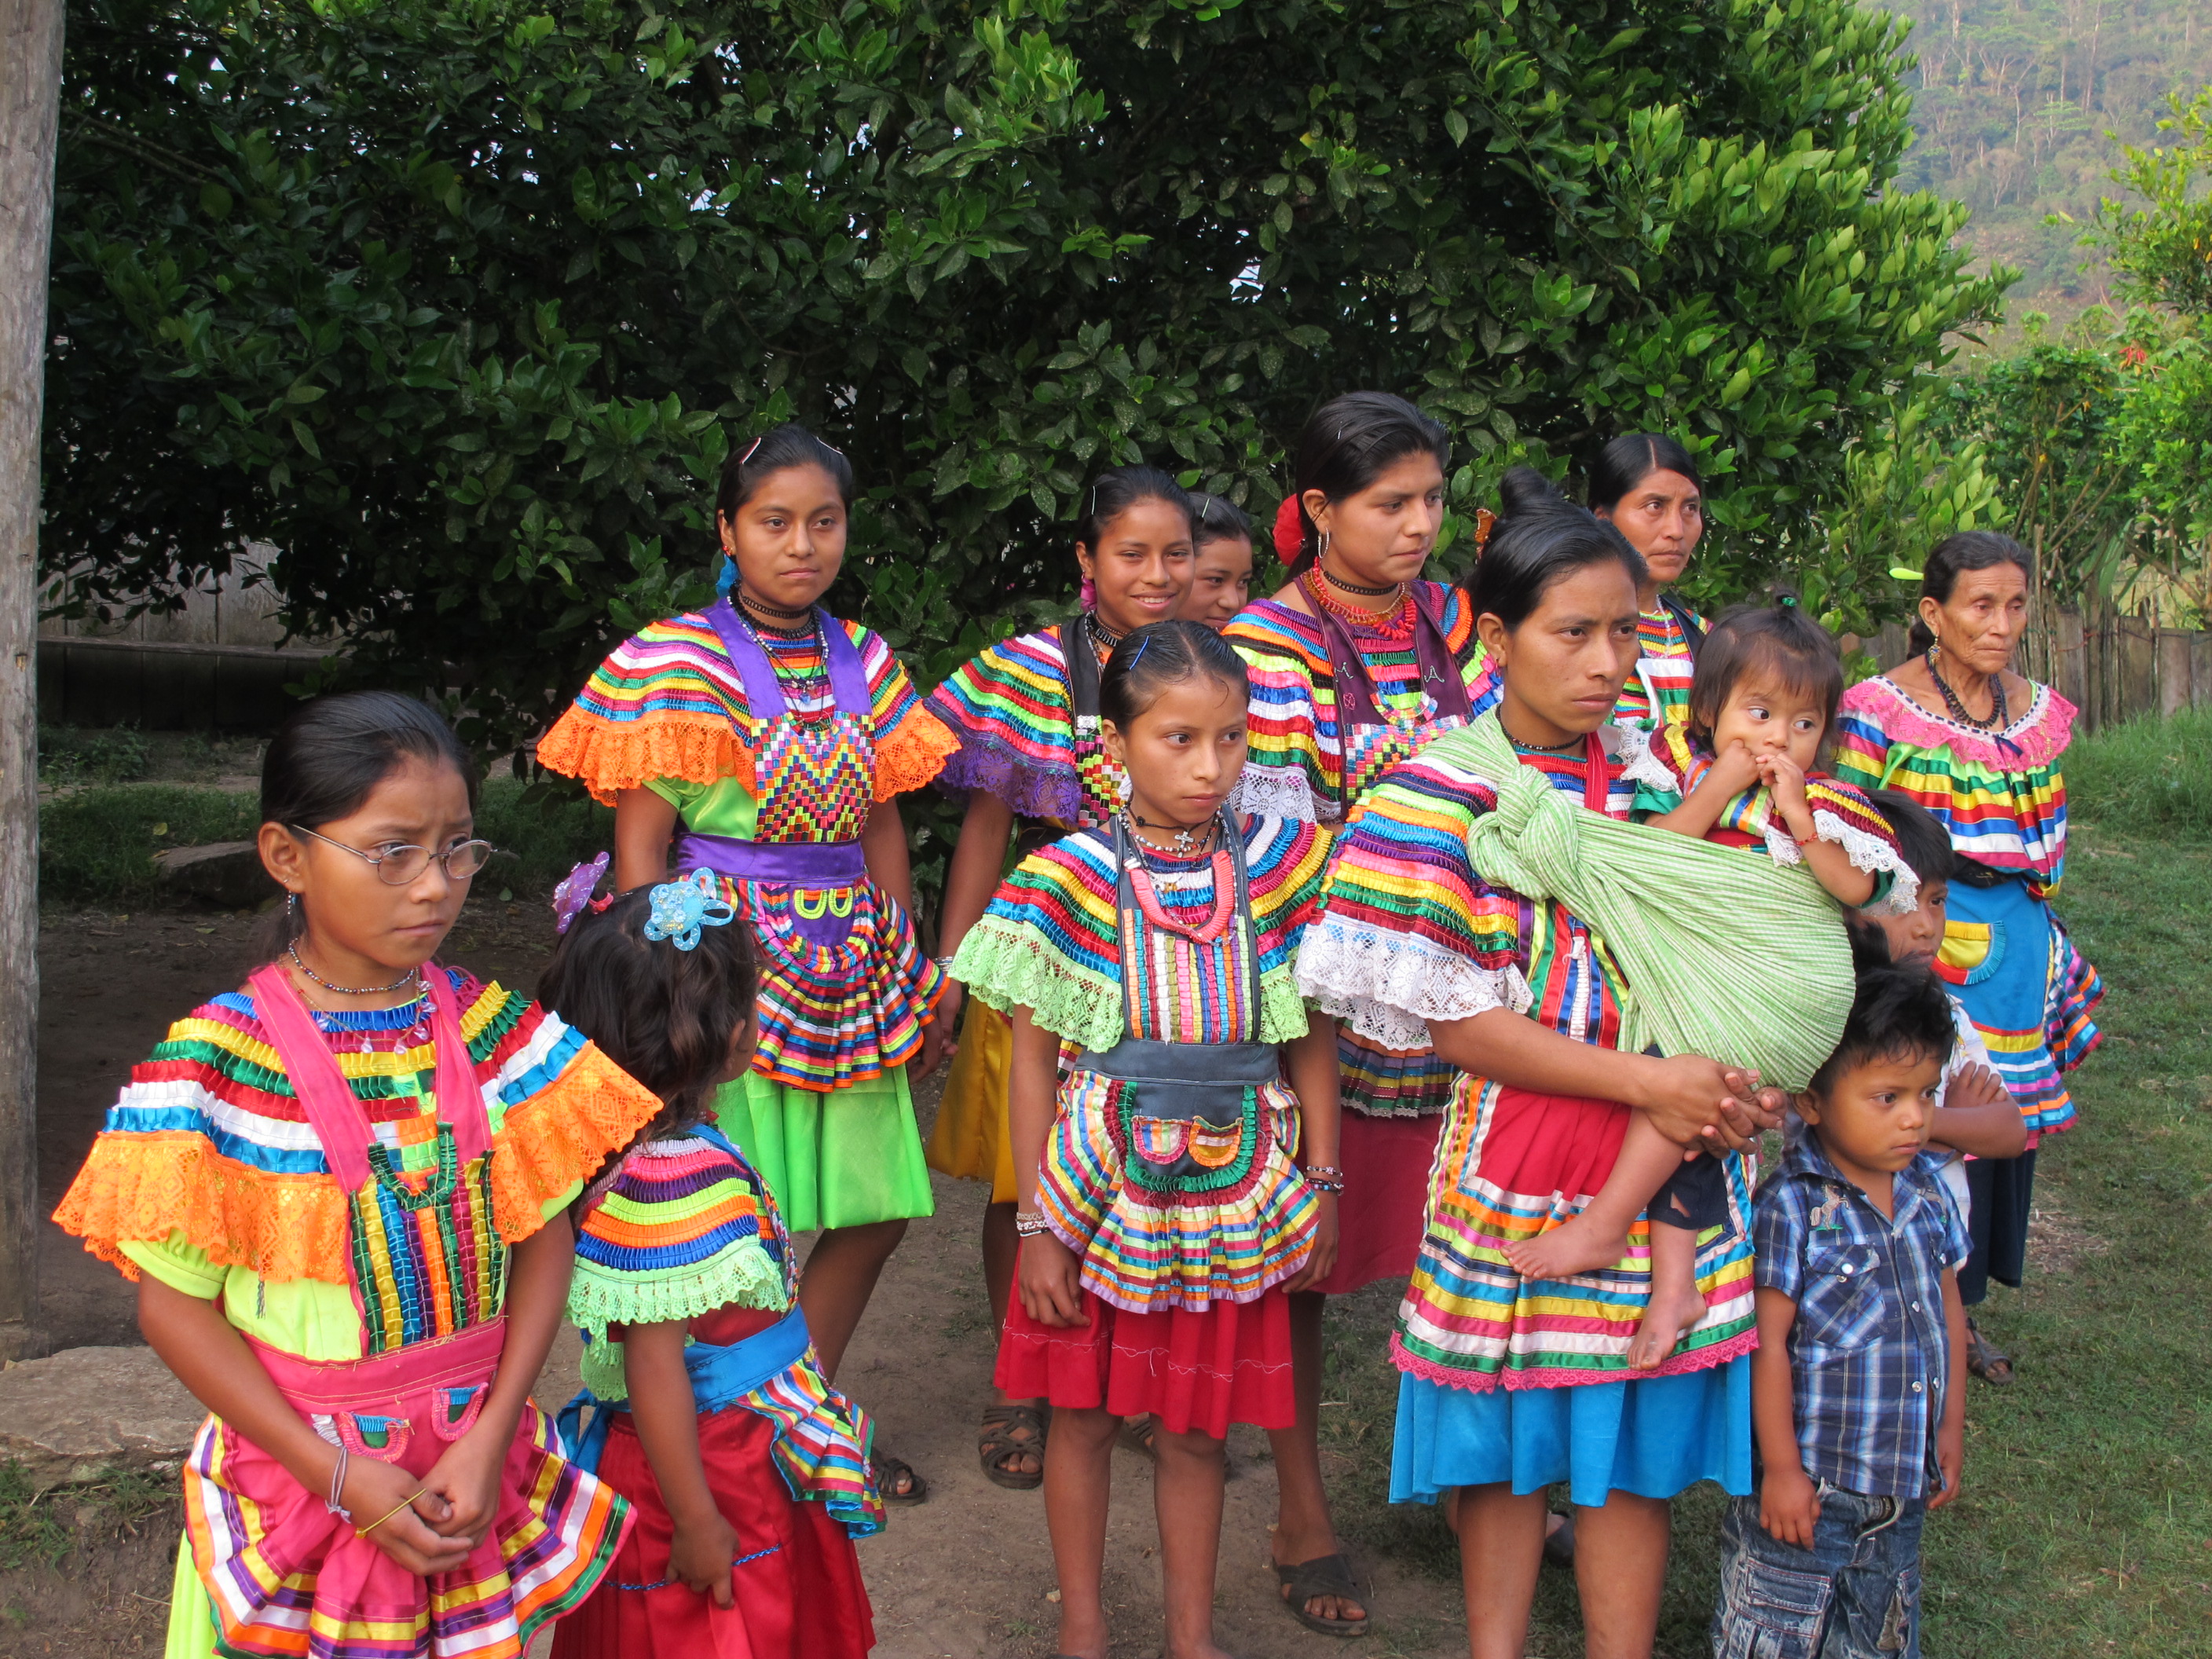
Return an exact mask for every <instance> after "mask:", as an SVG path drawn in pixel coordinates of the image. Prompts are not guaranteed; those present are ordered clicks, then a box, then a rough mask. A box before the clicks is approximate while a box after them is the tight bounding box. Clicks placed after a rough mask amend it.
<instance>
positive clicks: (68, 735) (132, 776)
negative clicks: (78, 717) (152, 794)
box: [39, 726, 154, 784]
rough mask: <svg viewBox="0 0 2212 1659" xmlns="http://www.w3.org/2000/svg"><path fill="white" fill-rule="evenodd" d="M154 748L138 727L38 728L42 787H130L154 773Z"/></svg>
mask: <svg viewBox="0 0 2212 1659" xmlns="http://www.w3.org/2000/svg"><path fill="white" fill-rule="evenodd" d="M153 765H154V745H153V744H150V743H149V742H148V741H147V740H146V734H145V733H144V732H141V731H139V730H138V728H137V726H113V727H110V728H107V729H106V730H97V731H95V730H87V729H84V728H81V727H78V726H40V728H39V781H40V782H41V783H55V784H70V783H130V782H131V781H134V780H136V779H138V778H143V777H144V776H145V775H146V774H147V773H148V772H149V771H150V770H152V769H153Z"/></svg>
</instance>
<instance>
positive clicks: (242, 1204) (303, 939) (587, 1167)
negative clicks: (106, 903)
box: [55, 691, 660, 1659]
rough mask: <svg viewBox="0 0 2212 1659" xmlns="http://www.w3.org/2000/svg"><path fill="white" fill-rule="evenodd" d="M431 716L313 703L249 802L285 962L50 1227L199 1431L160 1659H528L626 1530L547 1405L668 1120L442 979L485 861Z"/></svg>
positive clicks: (273, 966)
mask: <svg viewBox="0 0 2212 1659" xmlns="http://www.w3.org/2000/svg"><path fill="white" fill-rule="evenodd" d="M475 806H476V780H475V775H474V773H473V771H472V770H471V767H470V765H469V763H468V759H467V757H466V756H465V754H464V753H463V751H462V750H461V748H460V745H459V744H458V743H456V742H455V741H454V738H453V733H452V732H450V731H449V730H448V729H447V726H446V724H445V722H444V721H443V720H440V719H439V718H438V716H437V715H436V714H433V713H432V712H431V711H430V710H429V709H428V708H424V707H423V706H422V704H421V703H419V702H415V701H414V700H413V699H411V698H408V697H402V696H394V695H392V693H389V692H380V691H376V692H354V693H349V694H347V695H345V696H332V697H321V698H318V699H316V700H315V701H313V702H309V703H307V704H306V705H305V706H304V707H302V708H300V709H299V710H298V711H297V712H296V713H295V714H293V715H292V716H291V718H290V719H289V720H286V721H285V723H284V725H283V727H282V728H281V729H280V730H279V731H278V732H277V733H276V737H275V738H274V739H273V740H272V741H271V742H270V745H269V750H268V755H267V757H266V759H265V760H264V763H263V765H262V774H261V817H262V823H261V829H260V834H259V836H258V841H259V845H260V852H261V861H262V863H263V865H264V867H266V868H267V870H268V872H269V873H270V876H271V877H273V878H275V879H276V881H277V882H278V883H279V884H282V885H283V888H284V890H285V891H286V894H287V898H286V902H285V906H284V908H283V911H281V912H279V913H278V915H277V918H276V920H277V921H278V922H279V923H280V924H281V925H280V926H279V927H277V928H276V930H275V932H274V933H273V934H272V936H271V939H270V947H271V950H270V954H271V956H272V957H273V958H274V960H272V961H270V963H268V964H267V965H265V966H264V967H262V968H260V969H258V970H257V971H256V972H254V973H253V974H252V975H251V976H250V977H249V978H248V979H247V981H246V984H245V985H244V986H242V987H238V988H236V989H234V990H229V991H225V992H222V993H221V994H217V995H216V996H215V997H214V998H212V999H211V1000H209V1001H207V1002H205V1003H203V1004H202V1005H201V1006H199V1007H197V1008H196V1009H194V1010H193V1011H192V1012H191V1013H190V1014H188V1015H186V1016H185V1018H183V1019H180V1020H179V1021H178V1022H177V1023H176V1024H174V1025H173V1026H171V1027H170V1028H169V1034H168V1036H167V1037H166V1038H165V1039H164V1040H163V1041H162V1042H161V1045H160V1046H159V1047H158V1048H155V1050H154V1053H153V1055H152V1057H151V1058H150V1059H149V1060H147V1061H146V1063H145V1064H143V1065H142V1066H137V1067H136V1068H135V1069H134V1070H133V1072H132V1073H131V1082H130V1084H129V1085H128V1086H126V1087H125V1089H124V1091H123V1093H122V1095H121V1097H120V1098H119V1099H118V1101H117V1102H116V1104H115V1106H114V1107H113V1109H112V1110H110V1112H109V1113H108V1115H107V1121H106V1126H105V1127H104V1128H103V1130H102V1131H101V1133H100V1138H99V1139H98V1140H97V1141H96V1142H95V1143H94V1146H93V1150H92V1153H91V1155H90V1157H88V1158H87V1159H86V1161H85V1164H84V1168H83V1169H82V1170H80V1171H79V1172H78V1174H77V1177H76V1181H75V1182H73V1183H72V1184H71V1185H70V1190H69V1194H68V1195H67V1196H66V1197H65V1198H64V1199H63V1200H62V1204H61V1208H60V1209H59V1210H58V1212H56V1215H55V1219H56V1220H57V1221H58V1223H59V1224H60V1225H62V1227H64V1229H65V1230H66V1231H70V1232H73V1233H76V1234H77V1235H78V1236H80V1237H82V1238H83V1240H84V1241H85V1248H86V1249H89V1250H91V1251H92V1252H93V1253H94V1255H100V1256H101V1257H104V1258H105V1259H106V1260H107V1261H112V1262H114V1263H115V1264H116V1265H117V1266H118V1267H120V1268H121V1269H122V1270H123V1271H124V1273H125V1274H127V1275H129V1276H130V1277H131V1278H133V1279H137V1280H138V1286H139V1289H138V1316H139V1325H140V1328H142V1329H143V1331H144V1332H145V1334H146V1340H147V1341H148V1343H149V1345H151V1346H152V1347H153V1349H154V1352H155V1353H157V1354H159V1355H160V1356H161V1360H162V1362H163V1363H164V1364H167V1366H168V1367H169V1369H170V1370H173V1371H174V1372H175V1373H176V1375H177V1377H178V1379H179V1381H180V1382H182V1383H184V1385H185V1387H186V1388H188V1389H191V1391H192V1394H193V1395H194V1396H195V1397H197V1399H198V1400H199V1401H200V1402H201V1403H202V1404H203V1405H204V1406H205V1407H207V1408H208V1410H209V1412H210V1413H211V1414H210V1417H209V1419H208V1420H207V1422H206V1423H205V1425H203V1427H202V1428H201V1430H200V1431H199V1434H198V1436H197V1438H196V1439H195V1440H194V1442H193V1444H192V1449H191V1453H190V1455H188V1456H187V1458H186V1460H185V1470H184V1487H185V1543H184V1547H183V1548H182V1550H181V1551H180V1552H179V1555H178V1559H177V1576H176V1582H175V1587H174V1591H173V1596H172V1599H171V1601H170V1614H169V1636H168V1645H167V1653H168V1654H169V1655H170V1656H172V1659H184V1656H189V1655H212V1654H215V1653H216V1652H218V1651H220V1652H221V1653H223V1654H225V1655H229V1656H241V1655H243V1656H262V1655H267V1656H277V1655H283V1656H294V1655H298V1654H301V1653H305V1652H307V1651H309V1650H310V1648H311V1646H312V1648H313V1650H315V1651H317V1652H327V1653H332V1654H356V1653H371V1652H386V1651H392V1652H406V1653H414V1654H427V1655H435V1656H440V1659H444V1656H459V1655H463V1654H466V1655H468V1656H471V1659H477V1656H484V1659H519V1656H520V1654H521V1653H522V1651H523V1649H524V1647H525V1645H526V1644H527V1643H528V1642H529V1640H530V1638H531V1635H532V1632H534V1631H535V1630H537V1629H538V1626H541V1625H543V1624H544V1622H545V1621H546V1620H550V1619H556V1618H558V1617H560V1616H561V1615H562V1613H566V1612H568V1610H569V1609H570V1608H572V1607H574V1606H576V1604H577V1603H578V1602H580V1601H582V1600H583V1599H584V1598H585V1596H586V1595H588V1594H589V1593H590V1591H591V1589H592V1587H593V1585H594V1584H596V1583H598V1582H599V1578H600V1577H601V1576H602V1575H603V1574H604V1573H605V1571H607V1568H608V1565H609V1564H610V1563H611V1562H612V1561H613V1559H615V1557H616V1554H617V1551H618V1550H619V1549H620V1547H622V1544H623V1538H624V1536H625V1534H627V1533H628V1531H629V1526H630V1516H629V1509H628V1506H627V1505H626V1504H624V1503H623V1501H622V1499H621V1498H617V1496H616V1495H615V1494H614V1492H612V1491H611V1490H610V1489H609V1488H608V1487H606V1486H603V1485H602V1484H601V1483H600V1482H599V1480H596V1479H594V1478H593V1477H592V1475H591V1474H587V1473H586V1472H585V1471H584V1470H581V1469H579V1468H575V1467H574V1465H573V1464H571V1463H569V1462H567V1461H565V1460H564V1459H563V1457H562V1455H561V1450H560V1443H559V1440H558V1439H557V1437H556V1435H555V1433H554V1429H553V1425H552V1423H551V1421H550V1419H547V1418H546V1417H544V1415H543V1414H542V1413H540V1412H539V1411H538V1408H537V1407H535V1406H534V1405H532V1403H531V1400H530V1389H531V1385H532V1383H534V1382H536V1380H537V1377H538V1370H539V1369H540V1367H541V1366H542V1365H543V1364H544V1360H545V1355H546V1352H547V1350H548V1349H549V1348H550V1346H551V1344H552V1340H553V1336H554V1333H555V1331H556V1329H557V1328H558V1327H559V1324H560V1320H561V1308H562V1301H563V1299H564V1298H565V1297H566V1296H567V1294H568V1279H569V1273H570V1269H571V1267H572V1266H573V1264H574V1233H573V1231H571V1229H570V1226H569V1223H568V1206H569V1204H570V1203H571V1202H572V1201H573V1200H574V1199H575V1197H576V1195H577V1194H578V1193H579V1192H580V1191H581V1190H582V1188H583V1183H584V1181H585V1179H586V1177H587V1176H590V1175H592V1173H593V1172H594V1171H595V1170H598V1169H599V1165H600V1164H602V1162H603V1161H604V1160H605V1158H606V1157H607V1155H608V1154H609V1153H610V1152H613V1151H614V1150H616V1149H617V1148H618V1147H620V1146H624V1145H627V1144H628V1142H629V1139H630V1138H631V1137H632V1136H633V1135H635V1133H637V1131H638V1130H639V1129H641V1127H644V1125H645V1124H646V1123H647V1122H648V1121H651V1120H652V1118H653V1115H654V1114H655V1113H657V1112H658V1111H659V1109H660V1104H659V1102H658V1101H657V1100H655V1099H654V1097H653V1095H652V1093H651V1092H650V1091H648V1090H647V1089H646V1088H645V1087H644V1086H643V1085H640V1084H638V1083H636V1082H635V1081H633V1080H632V1079H630V1078H629V1077H628V1076H626V1075H625V1074H624V1073H623V1072H622V1071H620V1070H619V1069H618V1068H617V1066H615V1065H614V1064H613V1063H612V1062H611V1061H610V1060H608V1059H607V1057H606V1056H605V1054H602V1053H601V1052H600V1051H599V1049H598V1048H594V1047H593V1046H592V1044H591V1042H589V1041H588V1040H587V1039H586V1038H585V1036H583V1035H582V1034H581V1033H580V1032H579V1031H577V1030H575V1029H574V1027H572V1026H570V1025H568V1024H567V1023H566V1022H565V1021H563V1020H562V1018H560V1017H559V1016H558V1015H557V1014H553V1013H549V1012H546V1011H545V1010H544V1009H543V1008H541V1007H539V1006H538V1005H536V1004H535V1003H532V1002H530V1001H528V1000H526V999H524V998H522V997H519V996H515V995H513V994H511V993H509V992H507V991H505V990H502V989H501V988H500V987H498V986H497V985H486V984H483V983H482V982H480V981H477V980H475V979H473V978H471V977H470V975H467V974H466V973H465V972H463V971H462V970H461V969H458V968H453V967H448V966H445V965H442V964H441V963H436V962H434V961H433V960H432V957H433V955H434V953H435V951H436V950H437V948H438V946H439V945H440V944H441V942H442V941H443V940H444V939H445V937H446V935H447V932H448V931H449V930H450V929H451V928H452V927H453V921H454V919H455V918H456V917H457V916H458V915H459V913H460V908H461V902H462V900H463V899H464V898H465V896H466V895H467V892H468V890H469V882H470V878H471V877H473V876H474V875H475V874H476V873H477V872H478V871H479V870H481V869H482V868H483V864H484V860H486V859H487V858H488V857H489V854H490V852H491V848H490V846H489V843H487V842H483V841H481V840H478V839H477V837H476V834H475V830H474V828H473V817H474V812H475Z"/></svg>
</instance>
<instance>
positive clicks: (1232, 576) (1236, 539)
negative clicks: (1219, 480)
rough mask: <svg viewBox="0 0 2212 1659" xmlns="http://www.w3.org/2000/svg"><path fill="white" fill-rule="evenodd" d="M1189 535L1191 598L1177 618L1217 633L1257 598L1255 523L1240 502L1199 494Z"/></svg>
mask: <svg viewBox="0 0 2212 1659" xmlns="http://www.w3.org/2000/svg"><path fill="white" fill-rule="evenodd" d="M1190 535H1191V544H1192V548H1193V550H1194V551H1193V556H1192V561H1191V578H1190V592H1188V594H1186V595H1185V596H1184V598H1183V602H1182V611H1180V612H1178V613H1177V614H1178V615H1180V616H1181V617H1183V618H1184V619H1185V620H1186V621H1188V622H1195V623H1205V624H1206V626H1207V627H1208V628H1211V629H1213V630H1214V631H1215V632H1216V633H1218V632H1220V631H1221V629H1225V628H1226V627H1227V626H1228V625H1229V619H1230V618H1231V617H1234V616H1235V615H1236V614H1237V612H1238V611H1242V610H1243V608H1244V606H1245V605H1246V604H1247V602H1249V600H1250V599H1251V597H1252V520H1249V519H1248V518H1246V517H1245V516H1244V509H1243V507H1239V506H1237V503H1236V502H1234V501H1229V500H1227V499H1226V498H1225V497H1223V496H1220V495H1207V494H1206V492H1205V491H1204V490H1202V489H1194V490H1192V491H1191V492H1190Z"/></svg>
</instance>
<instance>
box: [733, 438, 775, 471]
mask: <svg viewBox="0 0 2212 1659" xmlns="http://www.w3.org/2000/svg"><path fill="white" fill-rule="evenodd" d="M767 441H768V434H767V433H765V432H763V433H762V434H761V435H760V436H759V437H757V438H756V439H754V440H753V441H752V447H751V448H750V449H747V450H746V451H745V453H744V454H742V455H740V456H738V466H740V467H743V466H744V464H745V463H746V462H747V461H750V459H752V458H753V450H755V449H758V448H759V447H761V446H762V445H763V444H764V443H766V442H767Z"/></svg>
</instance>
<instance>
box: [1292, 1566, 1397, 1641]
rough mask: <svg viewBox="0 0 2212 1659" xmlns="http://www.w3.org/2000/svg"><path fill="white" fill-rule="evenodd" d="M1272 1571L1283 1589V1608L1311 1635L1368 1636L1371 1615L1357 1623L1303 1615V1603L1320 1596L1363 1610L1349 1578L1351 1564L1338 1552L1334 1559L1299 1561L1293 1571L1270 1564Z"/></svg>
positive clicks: (1362, 1617) (1364, 1601) (1350, 1620)
mask: <svg viewBox="0 0 2212 1659" xmlns="http://www.w3.org/2000/svg"><path fill="white" fill-rule="evenodd" d="M1270 1565H1273V1566H1274V1568H1275V1581H1276V1583H1279V1584H1280V1585H1281V1586H1282V1591H1281V1594H1282V1598H1283V1606H1284V1607H1286V1608H1288V1609H1289V1611H1290V1615H1291V1618H1293V1619H1295V1620H1297V1621H1298V1623H1300V1624H1301V1625H1304V1626H1305V1627H1306V1628H1307V1629H1308V1630H1310V1631H1316V1632H1319V1633H1320V1634H1322V1635H1323V1636H1341V1637H1345V1638H1351V1637H1354V1636H1364V1635H1366V1634H1367V1626H1368V1624H1369V1622H1370V1620H1371V1619H1372V1618H1373V1616H1374V1615H1373V1614H1371V1613H1369V1614H1364V1615H1362V1616H1361V1617H1359V1618H1358V1619H1323V1618H1322V1617H1320V1616H1319V1615H1318V1614H1316V1613H1308V1612H1307V1611H1306V1603H1307V1602H1309V1601H1315V1600H1317V1599H1319V1598H1320V1597H1322V1596H1325V1595H1326V1596H1334V1598H1335V1599H1336V1600H1337V1601H1357V1602H1358V1603H1360V1604H1361V1605H1362V1606H1363V1607H1364V1606H1365V1605H1366V1599H1367V1598H1366V1597H1364V1596H1363V1595H1360V1593H1359V1586H1358V1583H1355V1582H1354V1581H1353V1579H1352V1563H1351V1562H1350V1561H1348V1560H1346V1559H1345V1557H1344V1555H1343V1554H1342V1553H1341V1552H1340V1553H1337V1554H1335V1555H1320V1556H1316V1557H1315V1558H1314V1559H1312V1560H1310V1561H1301V1562H1299V1563H1298V1564H1297V1565H1296V1566H1294V1567H1286V1566H1283V1565H1280V1564H1279V1563H1271V1564H1270Z"/></svg>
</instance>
